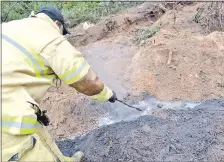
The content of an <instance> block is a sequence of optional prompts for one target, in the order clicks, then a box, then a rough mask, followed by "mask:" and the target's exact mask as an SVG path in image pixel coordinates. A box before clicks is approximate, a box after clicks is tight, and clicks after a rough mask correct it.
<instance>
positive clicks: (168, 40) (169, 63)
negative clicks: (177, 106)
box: [131, 6, 224, 100]
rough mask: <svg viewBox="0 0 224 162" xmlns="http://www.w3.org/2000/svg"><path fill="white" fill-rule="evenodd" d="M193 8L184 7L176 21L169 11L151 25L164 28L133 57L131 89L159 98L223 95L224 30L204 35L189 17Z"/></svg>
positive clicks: (196, 98)
mask: <svg viewBox="0 0 224 162" xmlns="http://www.w3.org/2000/svg"><path fill="white" fill-rule="evenodd" d="M196 8H197V6H195V7H185V8H184V9H183V10H182V11H179V12H178V15H177V16H175V17H176V18H175V22H172V19H173V11H169V12H167V13H166V14H165V15H164V16H163V17H162V18H161V19H160V20H158V22H156V23H155V24H154V26H158V24H162V26H163V27H161V29H160V31H159V32H158V33H157V34H156V35H155V36H154V37H152V38H149V39H148V40H146V41H147V42H146V43H145V45H144V46H143V47H141V49H140V50H139V51H138V53H137V54H136V55H135V56H134V57H133V59H132V65H131V71H133V73H132V77H131V80H132V83H133V87H134V88H133V92H136V93H137V94H138V93H141V92H142V91H147V92H149V93H150V94H151V95H154V96H156V97H158V98H159V99H162V100H173V99H188V100H190V99H192V100H200V99H208V98H216V97H223V96H224V92H223V90H224V89H223V88H224V87H223V85H224V76H223V75H224V71H223V69H224V58H223V44H224V33H222V32H214V33H212V34H210V35H208V36H203V35H202V33H201V32H200V31H203V30H201V28H200V26H199V25H197V24H196V23H195V22H193V19H192V17H193V15H194V13H195V12H193V11H195V10H196ZM183 15H184V16H183ZM174 23H175V24H174Z"/></svg>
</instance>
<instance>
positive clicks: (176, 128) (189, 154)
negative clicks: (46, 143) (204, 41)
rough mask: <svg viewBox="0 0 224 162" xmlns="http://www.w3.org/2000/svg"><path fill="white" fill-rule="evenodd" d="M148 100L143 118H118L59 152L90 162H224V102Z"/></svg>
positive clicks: (62, 143)
mask: <svg viewBox="0 0 224 162" xmlns="http://www.w3.org/2000/svg"><path fill="white" fill-rule="evenodd" d="M149 101H151V103H150V102H149ZM153 101H154V102H153ZM145 102H146V103H150V104H149V105H147V106H148V107H147V109H146V110H145V112H143V114H139V117H138V115H136V116H134V117H133V116H131V115H127V114H126V115H124V116H126V118H125V119H124V120H127V121H121V122H120V121H119V117H118V118H116V120H112V122H111V123H113V124H109V125H104V126H101V127H100V128H98V129H95V130H93V131H91V132H89V133H88V134H86V135H83V136H78V137H74V138H71V139H66V140H63V141H58V142H57V144H58V146H59V148H60V149H61V151H62V152H63V154H64V155H66V156H71V155H73V153H74V152H75V151H78V150H81V151H83V152H84V153H85V156H86V162H106V161H107V162H119V161H120V162H137V161H138V162H139V161H141V162H149V161H224V126H223V122H224V100H223V99H222V100H221V99H220V100H209V101H200V102H180V101H179V102H173V103H168V102H160V101H157V100H156V99H154V98H150V97H149V98H148V100H145ZM153 105H154V107H153ZM149 109H150V111H149ZM147 110H148V111H147ZM133 111H135V110H133ZM136 112H137V111H136ZM146 112H147V113H148V114H151V115H145V114H146ZM144 113H145V114H144ZM130 114H132V113H130ZM142 115H143V116H142ZM111 116H115V115H113V113H112V115H111ZM111 116H110V117H111ZM108 117H109V116H108ZM130 119H131V121H130ZM118 121H119V122H118ZM103 124H108V123H106V122H104V123H103Z"/></svg>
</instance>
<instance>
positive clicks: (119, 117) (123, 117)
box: [99, 97, 201, 126]
mask: <svg viewBox="0 0 224 162" xmlns="http://www.w3.org/2000/svg"><path fill="white" fill-rule="evenodd" d="M200 104H201V103H200V102H188V101H174V102H164V101H159V100H157V99H156V98H153V97H150V98H148V99H147V100H144V101H139V102H138V103H137V104H134V105H133V106H135V107H139V108H141V109H142V110H144V111H137V110H135V109H132V108H129V107H127V106H125V105H123V104H121V103H114V104H111V107H110V109H109V112H108V113H107V114H106V115H105V116H104V117H102V118H100V119H99V126H103V125H110V124H113V123H117V122H121V121H130V120H135V119H137V118H138V117H140V116H144V115H151V114H152V112H154V111H156V110H162V109H174V110H178V109H193V108H195V107H196V106H198V105H200Z"/></svg>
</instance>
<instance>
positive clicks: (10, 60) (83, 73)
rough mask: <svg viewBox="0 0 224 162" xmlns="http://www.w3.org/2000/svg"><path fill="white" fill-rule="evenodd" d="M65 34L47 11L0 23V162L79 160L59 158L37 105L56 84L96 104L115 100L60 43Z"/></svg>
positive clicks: (77, 157)
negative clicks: (71, 88)
mask: <svg viewBox="0 0 224 162" xmlns="http://www.w3.org/2000/svg"><path fill="white" fill-rule="evenodd" d="M68 33H69V32H68V30H67V28H66V26H65V21H64V18H63V16H62V14H61V12H60V11H59V10H58V9H56V8H54V7H52V6H45V7H42V8H40V9H39V10H38V11H37V12H36V13H33V14H32V15H31V16H30V17H28V18H24V19H21V20H14V21H10V22H7V23H3V24H2V35H1V36H2V158H3V161H35V162H36V161H41V162H44V161H46V162H50V161H54V162H66V161H71V162H72V161H73V162H80V161H83V157H84V154H83V153H82V152H77V153H75V154H74V156H73V157H65V156H63V155H62V153H61V152H60V151H59V149H58V147H57V146H56V144H55V142H54V140H53V139H52V138H51V137H50V135H49V134H48V132H47V131H46V130H45V128H44V127H45V126H47V125H49V118H48V117H47V116H46V111H44V110H41V108H40V107H39V104H40V101H41V99H42V97H43V96H44V94H45V93H46V92H47V90H48V88H49V87H50V86H52V84H54V83H55V82H57V81H63V82H64V83H65V84H67V85H69V86H71V87H73V88H75V89H76V90H77V91H78V92H80V93H83V94H85V95H87V96H89V97H90V98H91V99H93V100H95V101H97V102H107V101H109V102H112V103H113V102H115V100H116V99H117V97H116V94H115V93H114V92H113V91H112V90H111V89H110V88H109V87H107V86H106V85H105V84H104V83H103V81H102V80H101V79H100V78H99V77H98V76H97V75H96V73H95V72H94V71H93V70H92V69H91V68H90V65H89V64H88V63H87V61H86V60H85V59H84V57H83V55H82V54H81V53H80V52H79V51H77V50H76V49H75V47H73V46H72V45H71V44H70V43H69V42H68V41H67V40H66V39H65V37H64V35H66V34H68Z"/></svg>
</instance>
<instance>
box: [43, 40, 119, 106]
mask: <svg viewBox="0 0 224 162" xmlns="http://www.w3.org/2000/svg"><path fill="white" fill-rule="evenodd" d="M41 55H42V56H43V57H44V58H45V59H46V60H47V63H48V65H49V66H50V67H51V68H52V70H53V71H54V72H55V74H56V75H57V76H58V77H59V78H60V79H61V80H63V82H64V83H66V84H68V85H69V86H71V87H73V88H75V89H76V90H77V91H78V92H80V93H83V94H85V95H87V96H90V98H92V99H93V100H95V101H98V102H106V101H108V100H109V101H111V100H113V98H114V97H116V95H115V93H114V92H113V91H112V90H111V89H110V88H108V87H107V86H106V85H105V84H104V83H103V81H102V80H101V79H100V78H99V77H98V76H97V75H96V73H95V72H94V71H93V70H92V69H91V68H90V65H89V64H88V63H87V61H86V60H85V59H84V57H83V56H82V54H81V53H80V52H79V51H77V50H76V49H75V48H74V47H73V46H72V45H71V44H70V43H69V42H68V41H67V40H66V39H65V38H63V37H60V38H58V39H56V40H54V41H53V42H51V43H50V44H48V45H47V46H46V48H45V49H44V50H43V51H42V52H41Z"/></svg>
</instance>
